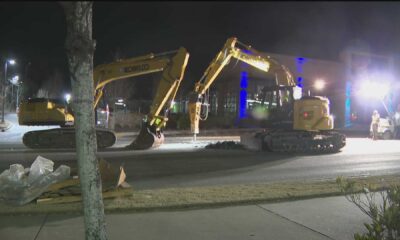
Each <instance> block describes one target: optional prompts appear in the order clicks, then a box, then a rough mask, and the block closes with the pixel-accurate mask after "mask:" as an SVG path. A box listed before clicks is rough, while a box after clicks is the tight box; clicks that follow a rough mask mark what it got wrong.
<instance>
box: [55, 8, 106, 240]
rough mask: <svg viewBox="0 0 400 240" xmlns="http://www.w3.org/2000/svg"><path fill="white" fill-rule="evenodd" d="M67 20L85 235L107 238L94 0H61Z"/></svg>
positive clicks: (88, 238) (67, 39)
mask: <svg viewBox="0 0 400 240" xmlns="http://www.w3.org/2000/svg"><path fill="white" fill-rule="evenodd" d="M60 3H61V5H62V6H63V8H64V12H65V15H66V20H67V21H66V22H67V38H66V42H65V46H66V50H67V57H68V64H69V72H70V77H71V85H72V98H71V100H72V107H73V110H74V113H75V132H76V151H77V156H78V171H79V179H80V184H81V190H82V198H83V211H84V220H85V229H86V231H85V234H86V239H87V240H91V239H96V240H97V239H107V235H106V228H105V217H104V205H103V199H102V194H101V192H102V186H101V178H100V172H99V165H98V161H97V159H96V152H97V141H96V129H95V118H94V111H93V101H94V87H93V54H94V49H95V41H94V40H93V39H92V5H93V3H92V2H60Z"/></svg>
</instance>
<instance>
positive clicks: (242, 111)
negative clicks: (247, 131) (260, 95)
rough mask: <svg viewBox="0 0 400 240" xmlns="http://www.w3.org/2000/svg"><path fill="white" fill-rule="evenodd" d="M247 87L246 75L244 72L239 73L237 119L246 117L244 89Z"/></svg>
mask: <svg viewBox="0 0 400 240" xmlns="http://www.w3.org/2000/svg"><path fill="white" fill-rule="evenodd" d="M247 86H248V75H247V72H246V71H243V72H242V73H241V79H240V88H242V90H240V97H239V118H245V117H246V107H247V91H246V88H247Z"/></svg>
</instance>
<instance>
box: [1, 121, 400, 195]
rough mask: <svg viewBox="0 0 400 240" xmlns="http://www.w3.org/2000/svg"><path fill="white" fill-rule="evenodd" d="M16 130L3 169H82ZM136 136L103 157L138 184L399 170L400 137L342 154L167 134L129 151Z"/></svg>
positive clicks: (350, 146) (7, 139) (8, 135)
mask: <svg viewBox="0 0 400 240" xmlns="http://www.w3.org/2000/svg"><path fill="white" fill-rule="evenodd" d="M21 136H22V135H21V133H20V132H19V133H18V132H16V131H15V129H14V130H12V128H11V129H10V131H8V132H5V133H0V173H1V172H2V171H3V170H5V169H8V168H9V166H10V165H11V164H14V163H20V164H22V165H23V166H24V167H29V166H30V165H31V163H32V162H33V161H34V160H35V158H36V157H37V156H38V155H41V156H43V157H46V158H48V159H51V160H53V161H54V162H55V168H56V167H58V166H59V165H60V164H65V165H68V166H70V167H71V168H72V170H73V172H75V171H76V169H77V162H76V155H75V153H74V152H72V151H70V150H58V151H55V150H48V151H45V150H43V151H36V150H30V149H26V148H25V147H24V146H23V145H22V143H21ZM131 140H132V136H129V135H127V136H123V135H120V137H119V140H118V142H117V144H116V147H114V148H111V149H109V150H105V151H100V152H99V153H98V156H99V157H100V158H103V159H105V160H107V161H108V162H110V163H112V164H115V165H123V166H124V169H125V172H126V174H127V182H128V183H130V184H131V185H132V186H133V187H134V188H136V189H151V188H165V187H188V186H204V185H220V184H244V183H263V182H276V181H291V180H319V179H335V178H336V177H337V176H348V177H351V176H357V177H358V176H372V175H387V174H394V173H398V172H400V141H398V140H397V141H396V140H387V141H383V140H382V141H372V140H370V139H367V138H348V139H347V145H346V147H344V148H343V149H342V151H341V152H340V153H336V154H328V155H311V156H305V155H288V154H277V153H269V152H253V151H246V150H212V149H205V148H204V146H205V145H207V144H208V143H212V142H216V141H227V140H234V141H239V137H238V136H205V137H198V139H197V142H192V139H191V137H177V136H168V135H166V143H165V144H164V145H162V146H161V147H160V148H158V149H151V150H142V151H126V150H125V149H123V146H124V145H127V144H129V142H130V141H131Z"/></svg>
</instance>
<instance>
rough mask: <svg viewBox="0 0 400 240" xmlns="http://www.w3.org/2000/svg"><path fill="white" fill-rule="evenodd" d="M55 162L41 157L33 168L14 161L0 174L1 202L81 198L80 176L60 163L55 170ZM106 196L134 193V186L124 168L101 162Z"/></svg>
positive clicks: (20, 203)
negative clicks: (127, 180) (74, 174)
mask: <svg viewBox="0 0 400 240" xmlns="http://www.w3.org/2000/svg"><path fill="white" fill-rule="evenodd" d="M53 166H54V163H53V162H52V161H51V160H49V159H46V158H43V157H41V156H38V157H37V158H36V160H35V161H34V162H33V164H32V166H31V167H30V168H26V169H24V167H23V166H22V165H21V164H13V165H11V166H10V169H7V170H5V171H4V172H3V173H1V174H0V202H4V203H6V204H10V205H24V204H27V203H29V202H31V201H32V200H34V199H37V200H36V202H37V203H46V204H57V203H70V202H78V201H81V200H82V197H81V187H80V182H79V178H78V176H72V177H71V176H70V172H71V169H70V167H68V166H65V165H61V166H60V167H59V168H57V170H56V171H54V172H53ZM99 170H100V175H101V182H102V189H103V198H115V197H123V196H127V195H132V188H131V186H130V185H129V184H128V183H127V182H125V179H126V174H125V171H124V169H123V167H115V166H112V165H111V164H109V163H108V162H106V161H105V160H103V159H101V160H100V161H99Z"/></svg>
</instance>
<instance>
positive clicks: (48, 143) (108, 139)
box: [19, 47, 189, 149]
mask: <svg viewBox="0 0 400 240" xmlns="http://www.w3.org/2000/svg"><path fill="white" fill-rule="evenodd" d="M188 59H189V53H188V52H187V51H186V49H185V48H183V47H181V48H179V49H178V50H177V51H171V52H166V53H160V54H148V55H145V56H141V57H136V58H130V59H124V60H119V61H116V62H113V63H109V64H102V65H99V66H97V67H95V68H94V70H93V81H94V86H95V93H94V105H93V108H94V109H95V108H96V106H97V105H98V103H99V100H100V99H101V97H102V95H103V89H104V87H105V86H106V85H107V84H108V83H111V82H113V81H117V80H120V79H126V78H130V77H136V76H141V75H146V74H151V73H156V72H161V71H162V77H161V80H160V81H159V84H158V87H157V90H156V94H155V97H154V99H153V101H152V104H151V107H150V111H149V113H148V114H147V115H146V117H145V119H144V121H143V123H142V128H141V130H140V132H139V135H138V137H137V138H136V139H135V140H134V141H133V142H132V143H131V144H130V145H129V146H128V148H132V149H148V148H151V147H157V146H159V145H161V144H162V143H163V141H164V136H163V134H162V129H163V127H165V124H166V122H167V121H168V117H167V113H168V111H169V109H170V108H171V104H172V101H173V100H174V98H175V96H176V93H177V91H178V89H179V86H180V83H181V80H182V79H183V76H184V72H185V69H186V66H187V63H188ZM31 102H35V101H31ZM31 105H32V104H31V103H25V107H24V108H22V112H21V111H20V113H19V122H20V124H24V123H27V122H28V121H27V120H26V119H29V124H30V125H45V124H46V123H45V122H42V121H41V120H39V119H38V117H37V116H39V115H40V116H42V118H43V115H44V114H48V117H46V118H45V119H47V120H48V119H49V118H51V116H57V117H58V118H60V117H59V116H60V114H61V115H62V114H66V111H61V110H62V109H61V110H60V107H58V108H52V109H48V107H47V106H48V105H49V104H48V103H47V104H45V105H41V106H40V107H39V108H32V107H30V106H31ZM29 109H34V110H33V111H31V112H30V111H29ZM56 111H57V115H55V114H54V113H55V112H56ZM38 112H40V114H39V115H38V114H37V113H38ZM69 114H70V113H69ZM32 116H33V117H32ZM68 116H69V118H68V120H69V122H71V116H70V115H68ZM64 119H67V118H66V117H63V118H62V120H61V121H63V120H64ZM35 120H36V122H35ZM72 122H73V117H72ZM57 123H58V122H57ZM60 125H62V124H60ZM74 134H75V133H74V129H73V128H60V129H50V130H41V131H32V132H28V133H26V134H25V135H24V137H23V142H24V144H25V145H26V146H28V147H30V148H44V147H45V148H73V147H74V146H75V137H74ZM115 141H116V137H115V134H114V133H112V132H111V131H108V130H104V129H102V130H97V142H98V146H99V148H106V147H110V146H112V145H113V144H114V143H115Z"/></svg>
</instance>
